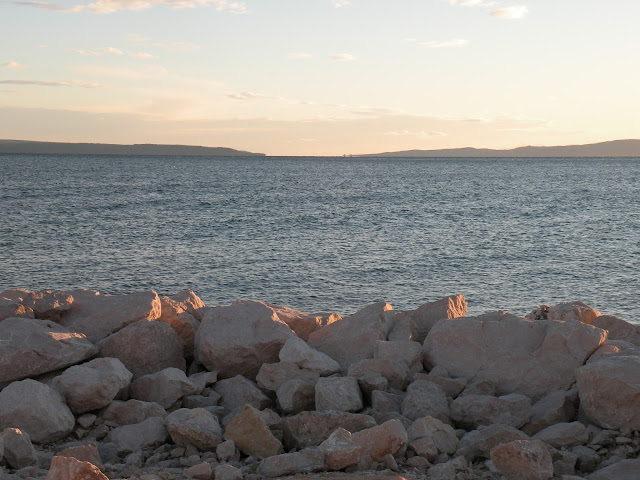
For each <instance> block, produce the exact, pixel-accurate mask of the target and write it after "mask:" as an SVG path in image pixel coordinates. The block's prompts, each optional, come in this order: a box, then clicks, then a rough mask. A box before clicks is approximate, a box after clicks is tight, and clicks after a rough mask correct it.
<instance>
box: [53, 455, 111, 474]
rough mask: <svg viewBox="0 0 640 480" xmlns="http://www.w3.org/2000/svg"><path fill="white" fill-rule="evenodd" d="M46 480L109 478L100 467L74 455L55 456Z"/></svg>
mask: <svg viewBox="0 0 640 480" xmlns="http://www.w3.org/2000/svg"><path fill="white" fill-rule="evenodd" d="M45 480H108V478H107V476H106V475H104V474H103V473H102V472H101V471H100V469H99V468H98V467H96V466H95V465H93V464H91V463H89V462H83V461H81V460H78V459H76V458H72V457H60V456H55V457H53V460H51V468H50V469H49V473H47V476H46V477H45Z"/></svg>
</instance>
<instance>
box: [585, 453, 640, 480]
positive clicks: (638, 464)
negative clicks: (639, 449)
mask: <svg viewBox="0 0 640 480" xmlns="http://www.w3.org/2000/svg"><path fill="white" fill-rule="evenodd" d="M638 472H640V458H634V459H632V460H622V461H620V462H617V463H614V464H613V465H609V466H608V467H605V468H603V469H602V470H598V471H597V472H595V473H592V474H591V475H589V476H588V477H587V478H588V479H589V480H638Z"/></svg>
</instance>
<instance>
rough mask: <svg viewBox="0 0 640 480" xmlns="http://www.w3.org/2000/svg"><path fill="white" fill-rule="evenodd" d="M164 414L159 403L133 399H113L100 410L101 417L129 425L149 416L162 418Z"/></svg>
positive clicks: (165, 414)
mask: <svg viewBox="0 0 640 480" xmlns="http://www.w3.org/2000/svg"><path fill="white" fill-rule="evenodd" d="M166 416H167V412H166V410H165V409H164V408H162V406H161V405H158V404H157V403H155V402H143V401H141V400H134V399H131V400H127V401H126V402H122V401H119V400H114V401H113V402H111V403H110V404H109V406H108V407H107V408H105V409H104V411H103V412H102V418H104V419H105V420H109V421H112V422H115V423H116V424H118V425H130V424H132V423H140V422H142V421H143V420H146V419H147V418H150V417H160V418H164V417H166Z"/></svg>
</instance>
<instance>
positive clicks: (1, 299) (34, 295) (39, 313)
mask: <svg viewBox="0 0 640 480" xmlns="http://www.w3.org/2000/svg"><path fill="white" fill-rule="evenodd" d="M9 303H12V304H14V305H21V306H22V307H23V308H24V310H25V311H31V312H33V314H34V316H35V317H36V318H42V319H52V320H57V319H58V318H59V316H60V314H61V313H62V312H65V311H67V310H69V308H70V307H71V304H72V303H73V297H72V296H71V295H69V294H68V293H67V292H57V291H54V290H40V291H38V292H31V291H29V290H23V289H13V290H5V291H4V292H2V293H0V306H1V305H7V304H9ZM19 310H20V309H19ZM32 318H33V317H32Z"/></svg>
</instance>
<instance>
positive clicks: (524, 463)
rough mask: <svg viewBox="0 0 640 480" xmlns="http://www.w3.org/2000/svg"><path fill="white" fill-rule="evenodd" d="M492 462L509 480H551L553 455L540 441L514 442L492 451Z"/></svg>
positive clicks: (499, 446)
mask: <svg viewBox="0 0 640 480" xmlns="http://www.w3.org/2000/svg"><path fill="white" fill-rule="evenodd" d="M491 461H492V462H493V464H494V465H495V466H496V468H497V469H498V470H500V473H502V475H504V477H505V478H506V479H507V480H549V479H550V478H551V477H553V462H552V461H551V454H550V453H549V450H548V449H547V447H546V445H545V444H544V442H541V441H540V440H514V441H513V442H508V443H503V444H502V445H498V446H496V447H494V448H493V449H492V450H491Z"/></svg>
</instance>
